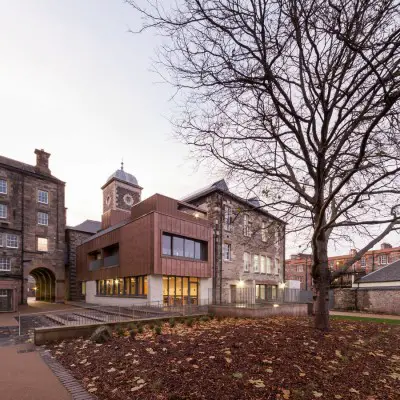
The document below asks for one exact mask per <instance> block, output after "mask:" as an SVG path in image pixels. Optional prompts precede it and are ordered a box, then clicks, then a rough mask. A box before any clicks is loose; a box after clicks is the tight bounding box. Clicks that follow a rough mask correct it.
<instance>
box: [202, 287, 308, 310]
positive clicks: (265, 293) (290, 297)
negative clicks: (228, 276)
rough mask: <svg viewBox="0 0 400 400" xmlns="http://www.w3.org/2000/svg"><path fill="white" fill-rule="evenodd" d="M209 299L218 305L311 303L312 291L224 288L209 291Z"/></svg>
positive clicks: (257, 305)
mask: <svg viewBox="0 0 400 400" xmlns="http://www.w3.org/2000/svg"><path fill="white" fill-rule="evenodd" d="M209 301H210V303H212V304H216V305H236V306H241V307H247V306H249V307H262V306H266V305H268V304H282V303H310V302H312V292H311V291H305V290H300V289H289V288H276V287H273V286H271V287H265V289H264V288H262V289H256V288H234V287H231V288H223V289H222V290H213V289H210V291H209Z"/></svg>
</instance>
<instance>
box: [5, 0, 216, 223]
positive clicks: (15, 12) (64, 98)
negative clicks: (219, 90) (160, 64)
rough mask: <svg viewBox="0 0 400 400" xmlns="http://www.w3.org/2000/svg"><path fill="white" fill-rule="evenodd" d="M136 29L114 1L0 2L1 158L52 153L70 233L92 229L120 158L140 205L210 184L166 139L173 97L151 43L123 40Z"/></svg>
mask: <svg viewBox="0 0 400 400" xmlns="http://www.w3.org/2000/svg"><path fill="white" fill-rule="evenodd" d="M139 26H140V19H139V16H138V14H137V13H135V12H134V11H133V9H132V8H131V7H130V6H129V5H127V4H125V3H124V2H123V1H122V0H121V1H119V0H85V1H81V0H68V1H65V0H25V1H22V0H8V1H6V0H0V38H1V39H0V54H1V62H0V109H1V118H0V132H2V136H3V135H4V136H3V140H2V142H1V150H0V152H1V154H2V155H4V156H6V157H9V158H13V159H16V160H19V161H23V162H26V163H28V164H34V163H35V160H36V159H35V157H36V156H35V155H34V149H35V148H43V149H44V150H45V151H47V152H49V153H51V157H50V169H51V171H52V174H53V175H55V176H56V177H57V178H59V179H61V180H63V181H65V182H66V206H67V208H68V213H67V223H68V224H69V225H76V224H78V223H80V222H82V221H83V220H85V219H87V218H88V219H96V220H98V219H100V217H101V212H102V209H101V207H102V194H101V190H100V188H101V186H102V185H103V184H104V183H105V182H106V180H107V178H108V176H109V175H111V174H112V173H113V172H114V171H115V170H116V169H118V168H119V167H120V163H121V159H122V158H123V160H124V165H125V170H126V171H127V172H130V173H132V174H133V175H135V176H136V178H137V179H138V182H139V184H140V185H141V186H142V187H143V188H144V190H143V198H146V197H148V196H150V195H152V194H154V193H156V192H158V193H162V194H165V195H167V196H171V197H177V198H180V197H183V196H184V195H185V194H187V193H190V192H192V191H194V190H196V189H197V188H199V187H202V186H205V185H207V184H208V183H209V182H210V181H211V182H212V181H213V180H217V179H218V176H213V175H212V174H211V176H210V174H209V171H198V170H197V169H196V168H195V167H196V163H195V162H194V160H192V159H191V158H190V154H189V149H188V148H187V147H186V146H184V145H183V144H181V143H179V142H178V141H177V140H176V139H174V138H173V135H172V133H173V131H172V127H171V125H170V122H169V120H168V118H169V116H170V115H171V110H172V108H173V104H172V101H171V96H172V95H173V90H172V89H171V88H170V87H168V86H167V85H166V84H165V83H162V82H161V79H160V78H159V77H158V76H157V75H156V74H155V73H154V72H152V71H151V58H152V56H153V55H154V48H155V47H156V45H157V43H158V38H157V37H154V36H153V35H152V34H141V35H135V34H132V33H129V32H128V30H129V29H132V30H134V29H137V28H138V27H139Z"/></svg>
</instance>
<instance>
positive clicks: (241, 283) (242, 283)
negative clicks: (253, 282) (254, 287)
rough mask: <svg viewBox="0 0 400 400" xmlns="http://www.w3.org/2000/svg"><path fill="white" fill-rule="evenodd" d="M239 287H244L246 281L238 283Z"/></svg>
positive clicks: (241, 280)
mask: <svg viewBox="0 0 400 400" xmlns="http://www.w3.org/2000/svg"><path fill="white" fill-rule="evenodd" d="M238 287H241V288H242V287H244V280H243V279H240V281H239V282H238Z"/></svg>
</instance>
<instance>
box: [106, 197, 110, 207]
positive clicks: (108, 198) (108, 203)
mask: <svg viewBox="0 0 400 400" xmlns="http://www.w3.org/2000/svg"><path fill="white" fill-rule="evenodd" d="M110 203H111V196H107V198H106V204H107V205H108V206H109V205H110Z"/></svg>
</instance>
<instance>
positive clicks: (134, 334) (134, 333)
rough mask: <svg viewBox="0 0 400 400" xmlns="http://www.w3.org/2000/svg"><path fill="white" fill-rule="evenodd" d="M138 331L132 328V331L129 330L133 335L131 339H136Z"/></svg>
mask: <svg viewBox="0 0 400 400" xmlns="http://www.w3.org/2000/svg"><path fill="white" fill-rule="evenodd" d="M137 333H138V331H137V330H136V329H131V330H130V331H129V334H130V335H131V339H132V340H135V338H136V334H137Z"/></svg>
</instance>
